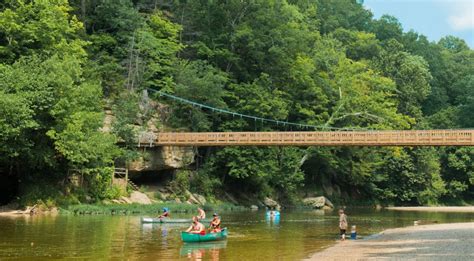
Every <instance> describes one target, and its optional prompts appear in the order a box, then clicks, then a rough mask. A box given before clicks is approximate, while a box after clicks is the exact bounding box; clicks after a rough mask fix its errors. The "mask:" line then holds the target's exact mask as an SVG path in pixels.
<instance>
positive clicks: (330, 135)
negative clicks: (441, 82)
mask: <svg viewBox="0 0 474 261" xmlns="http://www.w3.org/2000/svg"><path fill="white" fill-rule="evenodd" d="M139 146H474V130H410V131H331V132H323V131H321V132H319V131H312V132H176V133H173V132H160V133H158V134H154V135H152V136H150V135H148V136H141V137H140V143H139Z"/></svg>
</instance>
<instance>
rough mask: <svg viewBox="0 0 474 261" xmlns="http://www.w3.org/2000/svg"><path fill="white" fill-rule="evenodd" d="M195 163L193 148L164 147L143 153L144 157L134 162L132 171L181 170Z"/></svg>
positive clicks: (131, 167)
mask: <svg viewBox="0 0 474 261" xmlns="http://www.w3.org/2000/svg"><path fill="white" fill-rule="evenodd" d="M193 162H194V149H193V147H174V146H163V147H155V148H151V149H150V148H149V149H147V150H146V151H143V152H142V156H141V157H140V158H138V159H137V160H135V161H134V162H132V163H131V164H130V165H129V167H128V169H129V170H130V171H160V170H166V169H179V168H183V167H185V166H188V165H189V164H192V163H193Z"/></svg>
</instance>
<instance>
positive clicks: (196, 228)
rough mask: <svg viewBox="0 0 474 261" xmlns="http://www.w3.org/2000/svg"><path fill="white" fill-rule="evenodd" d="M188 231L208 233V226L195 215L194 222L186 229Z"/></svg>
mask: <svg viewBox="0 0 474 261" xmlns="http://www.w3.org/2000/svg"><path fill="white" fill-rule="evenodd" d="M186 232H188V233H192V234H201V233H206V228H205V227H204V225H203V224H201V223H200V222H199V219H198V218H197V217H195V216H194V217H193V223H192V224H191V226H190V227H189V228H188V229H187V230H186Z"/></svg>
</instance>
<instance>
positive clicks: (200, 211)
mask: <svg viewBox="0 0 474 261" xmlns="http://www.w3.org/2000/svg"><path fill="white" fill-rule="evenodd" d="M197 218H198V219H199V220H203V219H205V218H206V212H204V209H202V208H198V215H197Z"/></svg>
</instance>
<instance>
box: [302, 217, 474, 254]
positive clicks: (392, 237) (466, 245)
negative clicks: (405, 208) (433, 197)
mask: <svg viewBox="0 0 474 261" xmlns="http://www.w3.org/2000/svg"><path fill="white" fill-rule="evenodd" d="M473 245H474V222H470V223H451V224H436V225H422V226H410V227H403V228H395V229H388V230H385V231H383V232H381V233H379V234H377V235H375V236H372V237H370V238H369V239H366V240H357V241H351V240H346V241H341V242H338V243H337V244H336V245H335V246H332V247H330V248H328V249H326V250H324V251H322V252H319V253H316V254H314V255H313V256H311V257H310V258H309V259H306V260H310V261H312V260H379V259H389V260H473V259H474V249H473V248H472V246H473Z"/></svg>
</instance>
